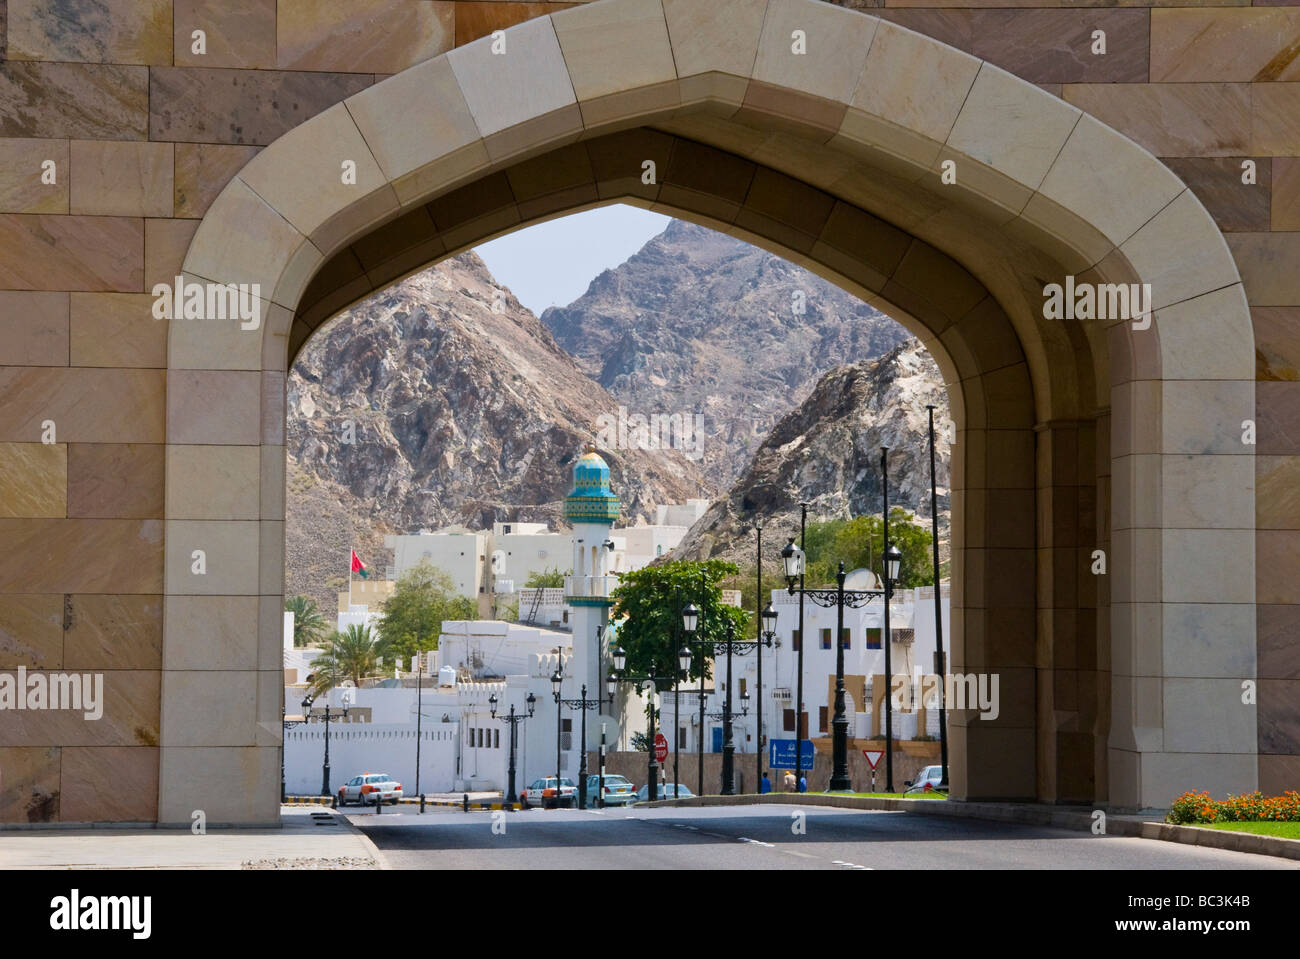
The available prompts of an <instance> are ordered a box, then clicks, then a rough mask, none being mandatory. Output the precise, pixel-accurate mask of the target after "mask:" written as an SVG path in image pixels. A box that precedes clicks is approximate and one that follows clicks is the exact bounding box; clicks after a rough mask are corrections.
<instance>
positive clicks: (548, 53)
mask: <svg viewBox="0 0 1300 959" xmlns="http://www.w3.org/2000/svg"><path fill="white" fill-rule="evenodd" d="M504 35H505V43H506V46H505V51H506V52H505V53H497V54H494V53H493V52H492V46H493V39H492V37H490V36H489V37H484V38H483V39H481V40H476V41H475V42H473V43H469V44H466V45H465V46H463V47H459V48H457V49H455V50H453V51H451V52H450V53H449V54H447V59H448V61H449V62H450V63H451V67H452V70H453V72H454V73H455V75H456V79H457V82H458V83H459V84H460V88H461V90H462V91H463V92H464V96H465V102H466V103H467V104H468V105H469V109H470V113H472V114H473V116H474V121H475V123H476V124H477V126H478V130H479V134H480V135H481V136H484V137H488V136H491V135H492V134H494V133H500V132H501V131H503V130H506V129H508V128H510V127H513V126H516V125H517V124H520V123H522V122H524V121H525V120H531V119H533V118H536V117H541V116H543V115H545V114H548V113H554V112H555V111H557V110H561V109H563V108H564V107H566V106H569V105H572V104H575V103H576V102H577V100H576V98H575V96H574V92H573V86H572V84H571V82H570V80H569V70H568V67H567V66H566V65H565V62H564V56H563V54H562V53H561V51H560V43H559V40H557V39H556V36H555V30H554V28H553V27H552V25H551V20H550V18H549V17H540V18H538V19H536V20H529V21H527V22H525V23H521V24H519V25H517V26H514V27H511V28H510V29H509V30H506V31H505V34H504Z"/></svg>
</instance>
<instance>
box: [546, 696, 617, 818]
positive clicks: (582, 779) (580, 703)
mask: <svg viewBox="0 0 1300 959" xmlns="http://www.w3.org/2000/svg"><path fill="white" fill-rule="evenodd" d="M559 678H560V674H559V673H556V674H555V675H554V676H552V677H551V683H552V685H553V686H554V687H555V694H556V696H557V697H558V696H559V693H560V684H559V683H558V682H557V679H559ZM556 701H557V702H558V703H559V705H561V706H568V707H569V708H570V709H581V710H582V731H581V732H580V733H579V734H578V735H579V741H578V752H579V755H580V756H581V759H580V761H579V765H578V808H579V809H586V808H587V710H588V709H597V710H598V709H600V699H599V698H597V699H588V698H587V684H586V683H583V684H582V698H581V699H557V700H556ZM556 788H557V789H558V788H559V786H558V784H557V786H556ZM600 789H601V798H602V799H603V798H604V789H605V784H604V783H603V782H602V783H601V784H600ZM557 795H558V793H557Z"/></svg>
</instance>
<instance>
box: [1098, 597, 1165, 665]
mask: <svg viewBox="0 0 1300 959" xmlns="http://www.w3.org/2000/svg"><path fill="white" fill-rule="evenodd" d="M1165 608H1166V604H1164V603H1112V604H1111V607H1110V609H1111V616H1110V636H1111V663H1112V668H1113V670H1114V672H1115V675H1117V676H1145V677H1153V676H1156V677H1158V676H1162V675H1164V672H1163V667H1162V660H1161V657H1162V655H1163V652H1162V651H1163V648H1164V633H1163V632H1162V626H1161V623H1162V622H1163V618H1164V610H1165Z"/></svg>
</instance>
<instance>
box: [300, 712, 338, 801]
mask: <svg viewBox="0 0 1300 959" xmlns="http://www.w3.org/2000/svg"><path fill="white" fill-rule="evenodd" d="M315 701H316V700H315V699H314V698H313V697H311V696H308V697H307V698H306V699H304V700H303V701H302V715H303V721H304V722H306V721H307V720H308V719H310V718H311V706H312V703H314V702H315ZM343 718H344V719H347V718H348V707H346V706H344V707H343ZM320 794H321V795H322V796H331V795H333V793H331V792H330V707H329V703H326V704H325V764H324V765H323V766H322V767H321V783H320Z"/></svg>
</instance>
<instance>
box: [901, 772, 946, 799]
mask: <svg viewBox="0 0 1300 959" xmlns="http://www.w3.org/2000/svg"><path fill="white" fill-rule="evenodd" d="M942 781H943V767H942V766H926V767H925V768H924V769H922V770H921V771H920V772H919V773H917V774H916V778H915V779H909V780H907V782H905V783H903V785H904V786H906V787H907V788H906V789H904V790H903V795H907V794H908V793H927V792H945V793H946V792H947V791H948V787H947V786H943V787H940V786H939V783H940V782H942ZM927 786H928V787H929V788H928V789H927V788H926V787H927Z"/></svg>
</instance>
